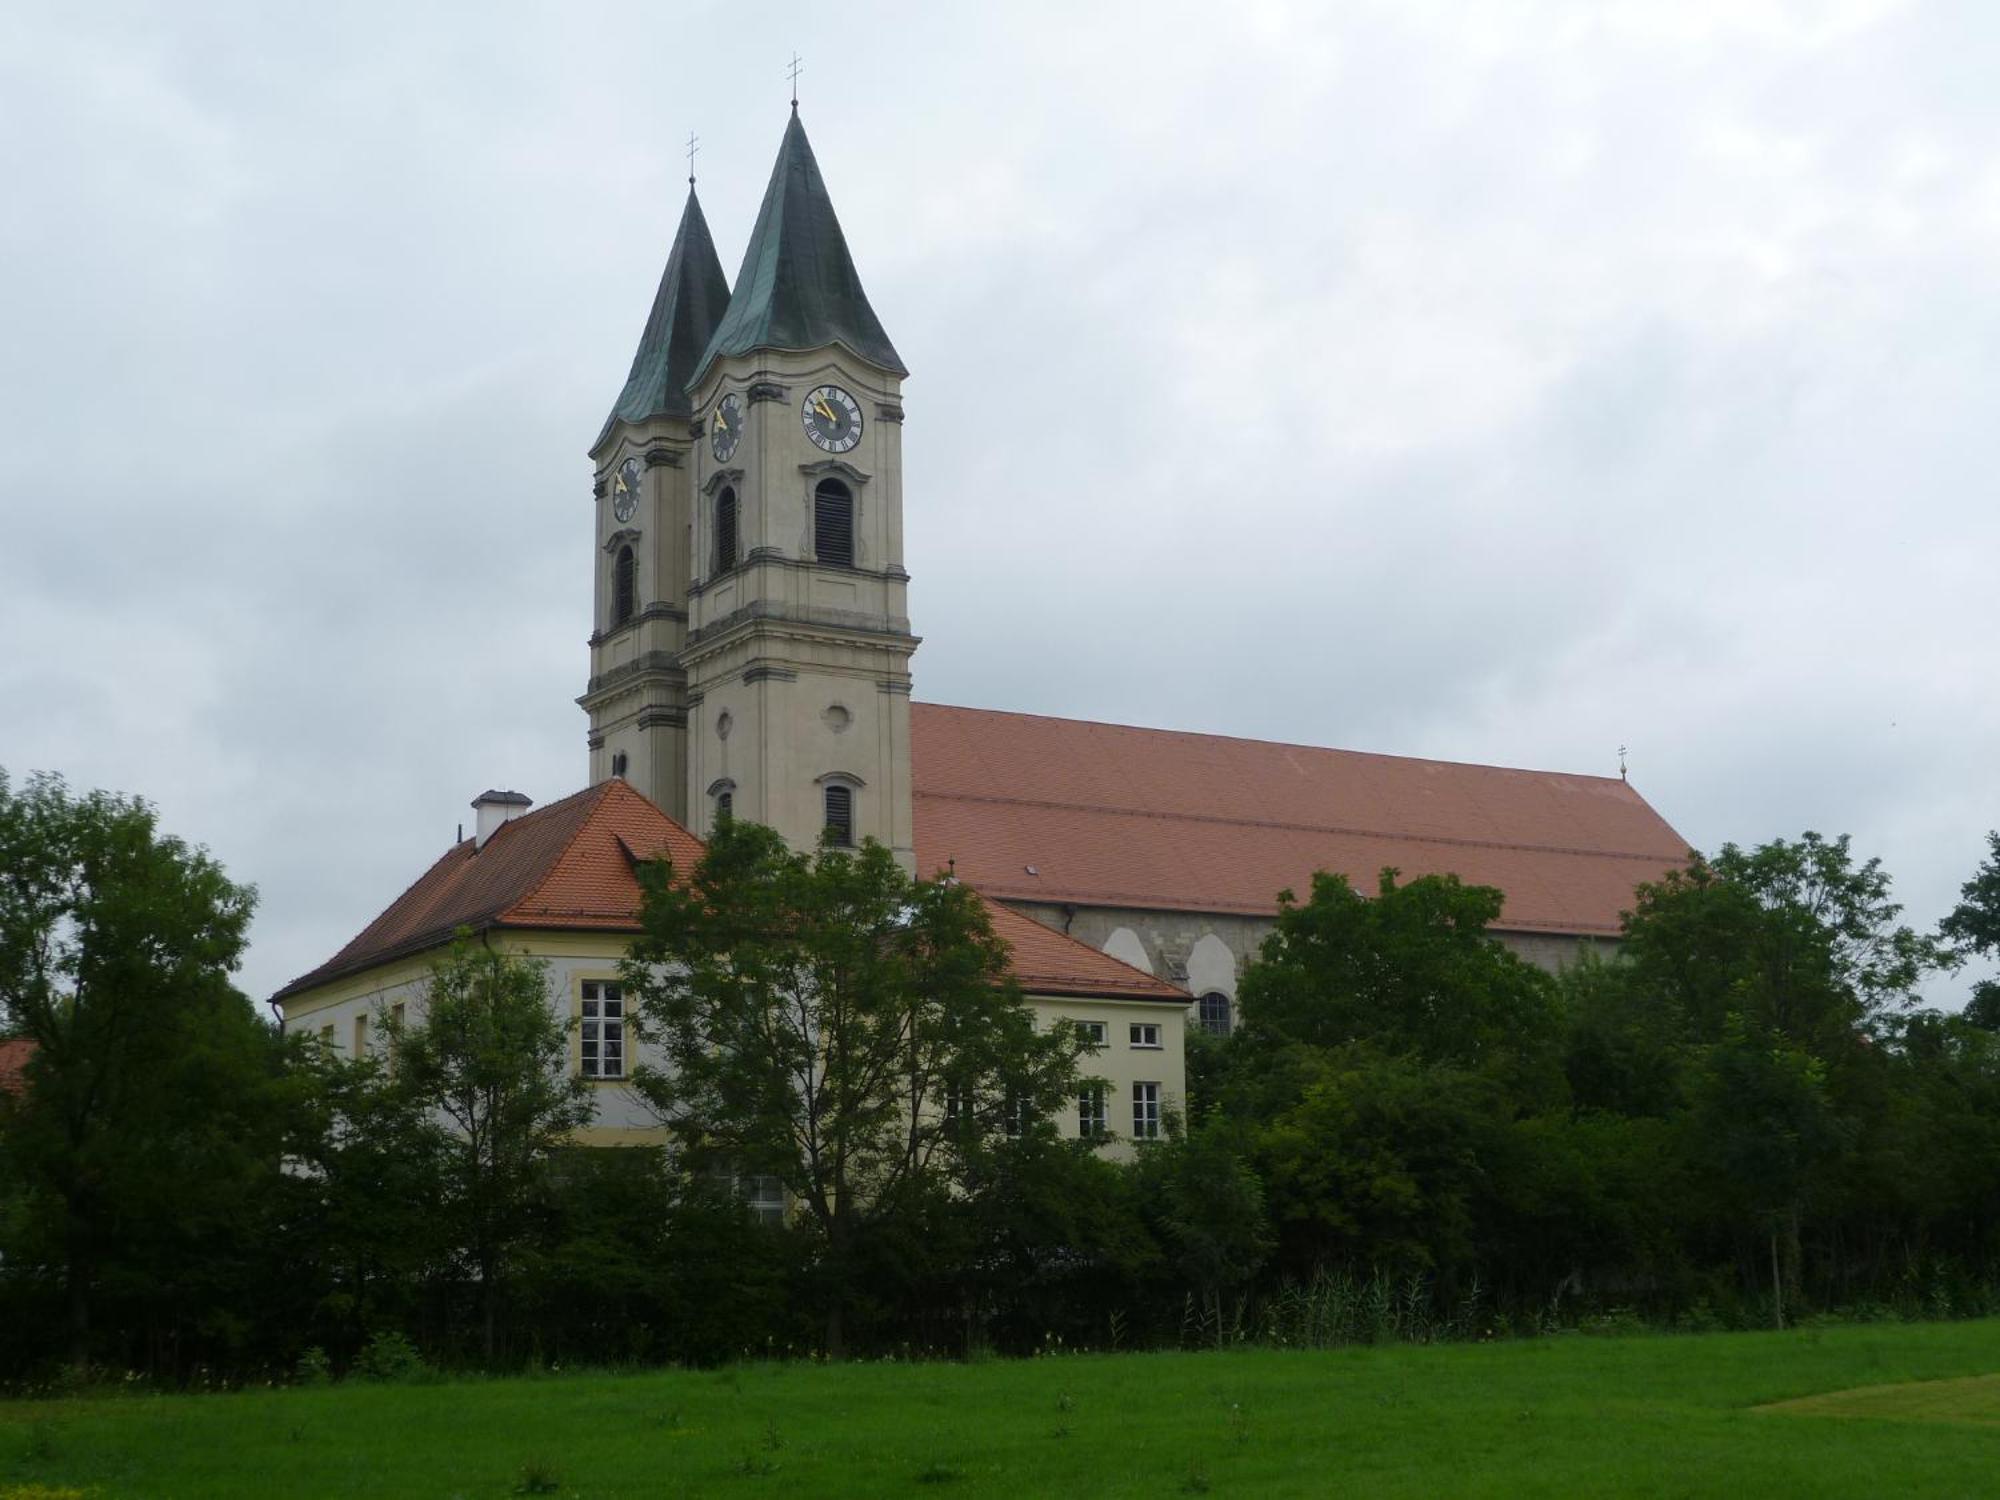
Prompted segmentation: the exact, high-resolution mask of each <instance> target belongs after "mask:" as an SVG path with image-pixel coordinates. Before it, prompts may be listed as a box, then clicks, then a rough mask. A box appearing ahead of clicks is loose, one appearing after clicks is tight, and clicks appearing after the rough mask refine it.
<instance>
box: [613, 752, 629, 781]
mask: <svg viewBox="0 0 2000 1500" xmlns="http://www.w3.org/2000/svg"><path fill="white" fill-rule="evenodd" d="M629 764H631V762H630V761H628V760H627V759H626V757H625V752H624V751H623V750H616V751H613V752H612V755H611V774H612V775H613V776H616V777H619V778H620V779H621V780H622V779H623V778H624V775H625V767H626V766H628V765H629Z"/></svg>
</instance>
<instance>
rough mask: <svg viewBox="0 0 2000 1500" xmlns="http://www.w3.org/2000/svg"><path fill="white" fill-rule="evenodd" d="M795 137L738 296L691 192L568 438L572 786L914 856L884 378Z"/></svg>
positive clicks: (893, 445)
mask: <svg viewBox="0 0 2000 1500" xmlns="http://www.w3.org/2000/svg"><path fill="white" fill-rule="evenodd" d="M908 373H909V372H908V371H907V370H905V369H904V367H903V362H902V360H901V359H899V358H898V357H897V355H896V350H895V347H894V345H892V344H891V343H890V342H889V336H888V334H886V333H885V332H884V331H883V329H882V324H881V322H880V321H879V320H878V319H877V318H876V316H875V312H874V309H873V308H871V307H870V306H869V305H868V297H867V294H866V293H865V292H863V291H862V289H861V278H860V277H859V276H858V275H857V274H856V273H855V269H854V262H853V260H852V259H851V258H850V257H849V255H848V252H847V241H846V239H845V237H844V236H843V235H842V234H841V232H840V221H839V220H838V219H837V218H836V217H835V216H834V212H833V203H832V200H831V199H830V198H828V196H827V192H826V184H825V182H824V181H823V180H822V179H821V177H820V173H819V165H818V163H817V162H815V161H814V160H813V153H812V147H811V145H810V144H808V143H807V141H806V133H805V129H804V127H803V126H801V125H800V123H799V118H798V113H797V107H796V106H794V108H793V114H792V117H791V120H790V121H789V123H788V124H787V125H786V127H785V139H784V143H783V144H782V145H781V146H780V147H779V148H778V161H777V165H776V166H775V167H773V168H772V171H771V182H770V186H769V187H768V188H766V189H765V191H764V202H763V206H762V207H761V208H759V209H758V211H757V225H756V228H755V229H754V230H753V231H752V232H751V235H750V244H749V248H748V249H747V250H745V252H744V255H743V267H742V269H741V270H740V271H738V272H737V276H736V286H735V289H734V291H732V290H731V289H730V285H729V282H728V280H727V279H726V278H725V277H724V275H723V271H722V265H721V263H720V262H719V261H718V260H717V258H716V254H715V243H714V241H713V240H712V239H711V238H710V237H709V232H708V223H707V221H706V220H705V219H704V218H703V217H702V212H701V205H700V203H699V202H697V201H696V198H695V195H694V191H693V185H692V183H690V185H689V191H688V199H687V207H686V209H685V210H684V211H683V212H682V215H681V223H680V229H679V231H678V232H677V233H676V234H675V236H674V244H673V249H672V251H671V253H670V254H669V255H668V257H667V268H666V272H665V274H664V275H662V277H661V278H660V289H659V293H658V295H657V296H655V297H654V299H653V310H652V315H651V316H650V317H649V318H648V319H647V320H646V330H645V332H644V334H643V335H641V337H640V340H639V352H638V354H637V355H636V356H635V357H634V358H633V361H632V373H631V375H630V376H629V377H628V378H627V379H626V382H625V388H624V390H623V391H621V392H620V393H619V396H618V402H617V405H616V406H614V407H613V408H612V412H611V416H610V418H609V420H607V421H606V422H605V424H604V431H603V432H602V433H601V434H599V436H598V439H597V442H596V443H595V444H594V445H593V447H592V448H591V450H590V456H591V459H592V461H593V463H594V465H595V471H596V483H595V486H594V492H595V504H596V509H597V531H596V543H597V544H596V547H595V549H594V551H593V566H594V571H595V576H596V581H597V582H596V590H595V595H596V614H595V619H594V628H593V630H592V632H591V637H590V684H589V687H588V688H587V689H586V690H585V692H584V694H583V696H582V697H581V698H579V699H578V700H577V702H578V704H579V705H580V706H581V707H582V708H583V709H584V711H585V712H586V713H588V714H589V715H590V779H591V781H592V782H593V783H595V782H597V781H601V780H603V779H604V778H606V777H608V776H622V777H625V778H626V779H627V780H629V781H630V782H631V783H632V784H633V785H634V786H635V787H637V788H638V789H639V790H640V791H642V792H644V793H645V794H646V795H647V796H648V797H650V798H651V799H652V800H653V801H654V802H656V803H658V804H659V805H660V806H661V807H662V808H664V809H665V810H666V811H667V812H668V813H670V814H672V815H673V817H675V818H676V819H678V820H679V821H680V822H681V823H683V824H685V825H686V826H687V827H688V828H690V829H692V830H694V831H695V832H696V833H698V834H706V833H707V832H708V830H709V829H710V828H712V827H713V826H714V823H715V821H716V820H717V819H718V818H720V817H727V816H731V815H734V816H738V817H744V818H750V819H754V820H756V821H757V822H760V823H768V824H770V825H771V826H772V827H774V828H776V829H777V830H778V831H779V832H780V833H782V834H783V835H784V836H785V837H786V839H787V840H789V841H790V842H791V843H792V844H793V846H794V847H797V848H801V849H809V848H812V847H814V846H815V845H817V844H818V842H819V840H820V838H821V837H822V834H823V833H824V832H825V831H827V830H829V829H830V830H832V833H833V836H834V837H835V838H836V839H840V840H845V841H850V842H854V843H859V842H860V841H861V839H862V838H864V837H872V838H875V839H877V840H879V841H880V842H881V843H883V844H885V845H887V846H888V847H889V848H890V849H891V850H893V851H894V852H895V854H896V856H897V858H898V859H899V860H901V862H902V863H903V865H904V866H905V868H913V867H914V863H915V855H914V850H913V847H912V835H911V798H910V657H911V654H912V653H913V652H914V651H915V650H916V648H917V638H916V637H915V636H914V635H912V634H911V633H910V622H909V614H908V603H907V597H906V596H907V592H908V587H909V574H908V573H906V572H904V571H903V461H902V436H903V408H902V404H901V391H902V381H903V377H904V376H905V375H906V374H908Z"/></svg>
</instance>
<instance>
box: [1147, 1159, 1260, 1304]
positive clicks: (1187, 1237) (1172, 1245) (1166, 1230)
mask: <svg viewBox="0 0 2000 1500" xmlns="http://www.w3.org/2000/svg"><path fill="white" fill-rule="evenodd" d="M1239 1134H1240V1132H1237V1131H1234V1130H1232V1129H1230V1127H1229V1125H1228V1124H1227V1122H1224V1121H1220V1120H1218V1121H1216V1122H1214V1123H1212V1124H1210V1125H1208V1126H1205V1127H1203V1128H1202V1129H1199V1130H1195V1131H1189V1132H1183V1133H1181V1134H1179V1135H1178V1136H1176V1137H1175V1138H1174V1139H1172V1140H1170V1141H1167V1142H1165V1143H1163V1144H1161V1145H1159V1146H1155V1147H1149V1148H1148V1149H1146V1150H1145V1151H1143V1152H1141V1153H1140V1157H1139V1162H1138V1167H1137V1175H1138V1178H1139V1184H1140V1201H1141V1202H1142V1203H1143V1204H1144V1205H1145V1211H1146V1217H1147V1218H1148V1220H1149V1221H1150V1222H1151V1223H1152V1224H1153V1226H1154V1230H1155V1233H1156V1234H1157V1235H1158V1236H1159V1239H1160V1242H1161V1244H1162V1245H1163V1246H1164V1247H1165V1249H1166V1251H1167V1255H1168V1258H1169V1261H1170V1263H1171V1264H1172V1266H1173V1269H1174V1271H1175V1273H1176V1274H1177V1275H1178V1276H1179V1278H1180V1280H1181V1281H1182V1282H1183V1284H1185V1285H1187V1286H1190V1287H1192V1288H1194V1289H1195V1291H1196V1292H1198V1293H1199V1294H1200V1296H1201V1298H1202V1300H1203V1302H1204V1304H1206V1305H1207V1306H1208V1307H1210V1308H1211V1309H1212V1310H1213V1311H1214V1312H1215V1313H1216V1314H1217V1316H1216V1320H1215V1322H1216V1329H1217V1333H1218V1336H1219V1335H1220V1333H1221V1332H1222V1328H1223V1322H1222V1318H1221V1316H1220V1315H1221V1313H1222V1312H1223V1300H1224V1298H1225V1297H1229V1296H1233V1295H1235V1294H1237V1293H1239V1292H1241V1291H1242V1290H1243V1288H1245V1287H1247V1286H1248V1285H1249V1284H1250V1282H1251V1280H1252V1278H1254V1277H1255V1276H1256V1274H1257V1273H1258V1271H1259V1270H1261V1269H1262V1268H1263V1264H1264V1260H1265V1257H1266V1256H1268V1255H1269V1254H1270V1251H1271V1245H1272V1236H1271V1230H1270V1225H1269V1223H1268V1221H1267V1219H1266V1217H1265V1213H1264V1185H1263V1183H1262V1182H1261V1181H1260V1180H1259V1179H1258V1176H1257V1174H1256V1172H1255V1171H1254V1170H1252V1168H1251V1166H1250V1164H1249V1162H1248V1161H1247V1160H1245V1159H1244V1156H1243V1155H1242V1154H1241V1152H1239V1150H1238V1149H1237V1141H1236V1139H1235V1137H1236V1136H1237V1135H1239Z"/></svg>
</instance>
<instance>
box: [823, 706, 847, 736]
mask: <svg viewBox="0 0 2000 1500" xmlns="http://www.w3.org/2000/svg"><path fill="white" fill-rule="evenodd" d="M820 720H821V722H822V723H824V724H825V725H826V727H827V728H828V729H831V730H832V731H833V732H834V733H835V734H845V733H847V726H848V725H850V724H852V723H853V722H854V715H853V714H851V713H849V712H848V711H847V708H846V705H844V704H840V703H834V704H829V705H828V706H827V710H826V712H825V713H823V714H821V715H820Z"/></svg>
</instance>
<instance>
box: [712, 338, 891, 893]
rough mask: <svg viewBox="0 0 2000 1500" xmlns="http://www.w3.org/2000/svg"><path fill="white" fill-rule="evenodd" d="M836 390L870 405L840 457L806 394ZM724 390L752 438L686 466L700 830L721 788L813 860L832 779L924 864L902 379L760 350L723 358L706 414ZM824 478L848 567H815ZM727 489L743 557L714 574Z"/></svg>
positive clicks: (885, 834)
mask: <svg viewBox="0 0 2000 1500" xmlns="http://www.w3.org/2000/svg"><path fill="white" fill-rule="evenodd" d="M827 383H831V384H837V385H840V386H842V387H843V388H845V389H846V390H848V391H849V392H850V393H852V394H853V396H854V398H855V400H856V403H857V404H858V405H859V406H860V408H861V413H862V424H861V440H860V442H859V444H858V445H857V446H856V447H855V448H854V449H853V450H852V451H850V452H848V453H845V454H838V455H830V454H827V453H824V452H822V451H821V450H820V449H819V448H817V447H815V446H814V445H813V443H812V442H811V440H810V439H809V438H808V437H807V436H806V433H805V430H804V426H803V424H802V422H801V420H800V410H801V404H802V402H803V399H804V397H805V394H806V392H808V391H810V390H811V389H813V388H814V387H815V386H818V385H821V384H827ZM730 391H734V392H736V393H737V395H738V397H739V399H740V400H742V401H743V403H744V409H745V413H746V417H745V431H744V435H743V440H742V442H741V443H740V444H739V446H738V448H737V451H736V452H735V453H734V454H732V455H731V457H730V459H729V461H728V462H727V463H726V464H721V463H718V462H716V460H715V458H714V455H713V453H712V452H711V451H710V450H709V449H708V447H707V446H706V445H703V446H701V447H700V448H699V449H697V451H696V453H695V456H694V464H695V467H694V473H693V479H694V493H695V495H696V501H695V506H694V516H695V519H694V544H693V548H692V559H693V566H694V572H695V582H694V583H693V584H692V585H691V587H690V589H689V638H688V644H687V647H686V649H685V650H684V651H683V653H682V660H683V662H684V663H685V665H686V668H687V672H688V698H689V704H690V732H689V766H688V801H689V806H690V814H691V820H692V821H691V824H690V826H692V827H693V828H694V829H695V830H696V831H697V832H706V831H707V830H708V828H709V827H710V826H711V825H712V821H713V794H714V791H715V789H716V788H717V787H718V786H719V785H723V784H726V785H728V786H730V787H731V788H732V790H733V794H734V807H735V810H736V813H737V814H738V815H739V816H741V817H744V818H749V819H754V820H756V821H758V822H761V823H768V824H770V825H771V826H772V827H774V828H776V829H777V830H778V831H779V832H780V833H782V834H783V835H784V836H785V838H786V839H787V840H788V841H789V842H790V843H791V844H792V845H793V846H794V847H795V848H800V849H810V848H813V847H815V846H816V845H817V844H818V841H819V835H820V829H821V826H822V822H823V807H824V803H823V800H822V799H823V795H824V782H825V779H826V778H827V777H829V776H839V777H843V778H846V779H848V780H849V781H850V782H851V784H852V785H853V786H854V789H855V795H854V820H855V835H856V838H857V839H859V838H861V837H864V836H872V837H874V838H876V839H878V840H880V841H881V842H882V843H884V844H885V845H887V846H888V847H889V848H890V849H891V850H892V851H894V852H895V853H896V855H897V856H898V858H899V859H901V860H902V862H903V863H904V866H905V867H906V868H910V869H914V867H915V852H914V840H913V835H912V826H911V811H910V809H911V801H910V705H909V691H910V656H911V654H912V653H913V652H914V651H915V649H916V645H917V640H916V638H915V637H914V636H912V635H911V634H910V623H909V615H908V610H909V603H908V583H909V576H908V574H907V573H905V572H904V570H903V507H902V407H901V386H900V382H899V381H898V380H897V379H896V378H895V377H893V376H891V375H888V374H886V373H884V372H882V371H878V370H874V369H873V368H871V367H870V366H868V365H865V364H863V363H861V362H860V361H858V360H855V359H853V358H852V357H851V356H848V355H847V354H846V353H845V352H844V351H842V350H838V349H834V350H820V351H817V352H815V353H809V354H790V353H779V352H769V351H766V352H760V353H757V354H753V355H748V356H742V357H738V358H733V359H729V360H723V361H718V362H717V364H716V365H715V366H714V367H713V368H712V369H711V371H710V373H709V375H708V376H707V378H706V379H705V380H704V382H703V386H702V388H701V389H700V390H698V391H697V392H695V401H696V403H697V410H698V411H700V412H703V413H707V412H708V411H710V410H712V409H713V406H714V404H715V403H716V402H717V401H719V400H720V399H721V397H722V395H723V394H724V393H726V392H730ZM769 392H781V393H782V394H781V395H778V396H774V397H773V396H767V393H769ZM829 476H831V477H835V478H838V479H840V480H841V481H842V482H843V483H845V484H846V485H847V486H848V488H849V490H850V491H851V492H852V493H853V495H854V499H855V516H854V531H855V559H854V566H853V567H852V568H835V567H825V568H823V567H821V566H820V565H819V564H818V562H817V560H816V557H815V553H814V543H813V535H812V520H813V490H814V487H815V486H816V485H817V484H818V483H819V482H820V481H821V480H822V479H824V478H827V477H829ZM725 482H726V483H728V484H730V485H732V486H733V487H734V488H735V489H736V491H737V494H738V504H739V517H740V519H739V522H738V528H739V532H740V534H741V539H742V540H741V546H742V548H743V551H744V554H745V555H744V559H743V561H742V562H741V564H740V565H739V566H738V567H736V568H734V569H732V570H729V571H726V572H723V573H720V574H717V573H716V572H715V570H714V569H713V566H712V563H713V558H714V545H715V543H714V536H713V523H714V506H713V500H714V496H715V494H716V493H717V492H719V490H720V488H721V486H722V484H723V483H725Z"/></svg>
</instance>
